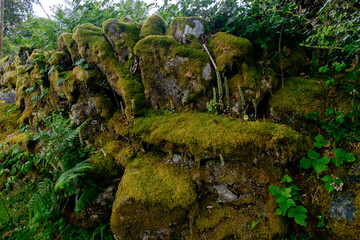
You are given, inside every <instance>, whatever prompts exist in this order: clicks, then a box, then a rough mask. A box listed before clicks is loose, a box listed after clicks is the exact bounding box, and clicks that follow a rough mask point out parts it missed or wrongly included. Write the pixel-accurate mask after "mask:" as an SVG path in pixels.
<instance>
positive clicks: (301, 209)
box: [295, 206, 308, 213]
mask: <svg viewBox="0 0 360 240" xmlns="http://www.w3.org/2000/svg"><path fill="white" fill-rule="evenodd" d="M295 210H296V212H297V213H307V212H308V211H307V210H306V208H304V207H303V206H296V208H295Z"/></svg>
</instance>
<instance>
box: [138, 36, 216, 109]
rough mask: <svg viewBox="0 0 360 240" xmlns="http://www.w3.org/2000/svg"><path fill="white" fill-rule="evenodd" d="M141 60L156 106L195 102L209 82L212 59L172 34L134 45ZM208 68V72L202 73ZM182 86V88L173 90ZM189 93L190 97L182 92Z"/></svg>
mask: <svg viewBox="0 0 360 240" xmlns="http://www.w3.org/2000/svg"><path fill="white" fill-rule="evenodd" d="M134 52H135V54H136V55H137V56H138V57H139V59H140V69H141V77H142V82H143V85H144V90H145V96H146V98H147V99H148V100H149V101H150V103H151V104H152V106H153V107H154V108H161V109H164V108H166V105H169V103H170V101H172V102H173V103H174V105H175V107H176V108H181V107H182V106H183V105H184V104H186V103H187V102H189V101H192V100H193V99H195V98H196V97H197V95H199V94H201V93H203V92H204V91H205V89H206V87H207V86H208V85H209V84H210V82H211V81H210V79H211V78H212V76H211V68H210V66H209V58H208V56H207V54H206V53H204V52H203V51H201V50H200V49H191V48H189V47H188V46H187V47H185V46H181V45H180V44H179V43H178V42H177V41H176V40H175V39H174V38H173V37H171V36H148V37H145V38H144V39H142V40H140V41H139V42H138V43H137V44H136V45H135V48H134ZM207 66H208V67H209V74H205V76H204V74H203V72H204V69H205V70H206V67H207ZM176 88H177V89H179V91H177V90H174V89H176ZM184 92H187V96H183V95H182V94H183V93H184Z"/></svg>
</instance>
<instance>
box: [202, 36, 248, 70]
mask: <svg viewBox="0 0 360 240" xmlns="http://www.w3.org/2000/svg"><path fill="white" fill-rule="evenodd" d="M208 47H209V50H210V52H211V53H212V55H213V56H214V57H215V61H216V65H217V67H218V70H219V71H220V72H223V73H225V72H237V71H239V70H240V69H241V64H242V63H244V62H245V63H247V64H251V63H252V57H253V47H252V44H251V42H250V41H249V40H247V39H246V38H239V37H235V36H234V35H231V34H228V33H224V32H220V33H217V34H215V35H213V36H212V37H211V38H209V40H208Z"/></svg>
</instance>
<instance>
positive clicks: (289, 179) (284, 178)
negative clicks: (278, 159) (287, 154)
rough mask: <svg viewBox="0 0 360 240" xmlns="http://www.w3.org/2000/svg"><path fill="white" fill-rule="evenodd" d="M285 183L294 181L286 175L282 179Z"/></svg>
mask: <svg viewBox="0 0 360 240" xmlns="http://www.w3.org/2000/svg"><path fill="white" fill-rule="evenodd" d="M282 181H283V182H287V183H291V182H292V181H293V179H292V178H291V177H290V176H289V175H285V176H284V177H283V179H282Z"/></svg>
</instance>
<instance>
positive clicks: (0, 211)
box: [0, 192, 11, 222]
mask: <svg viewBox="0 0 360 240" xmlns="http://www.w3.org/2000/svg"><path fill="white" fill-rule="evenodd" d="M8 204H9V203H8V201H6V200H5V199H4V198H3V196H2V193H1V192H0V222H8V221H11V216H10V214H9V211H8V208H7V207H6V205H8Z"/></svg>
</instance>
